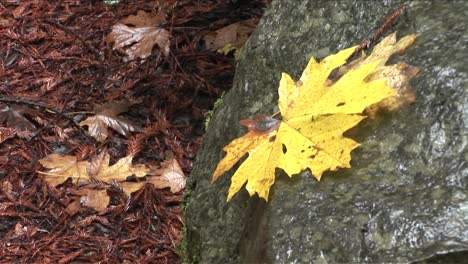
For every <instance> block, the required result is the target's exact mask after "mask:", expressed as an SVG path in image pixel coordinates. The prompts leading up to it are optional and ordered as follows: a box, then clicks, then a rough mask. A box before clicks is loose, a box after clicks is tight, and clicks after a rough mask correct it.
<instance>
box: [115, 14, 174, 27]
mask: <svg viewBox="0 0 468 264" xmlns="http://www.w3.org/2000/svg"><path fill="white" fill-rule="evenodd" d="M120 22H122V23H123V24H126V25H133V26H135V27H154V26H160V25H161V24H164V23H166V15H165V14H164V13H163V12H159V13H157V14H153V13H150V12H145V11H143V10H138V12H137V14H136V15H130V16H128V17H126V18H124V19H122V20H120Z"/></svg>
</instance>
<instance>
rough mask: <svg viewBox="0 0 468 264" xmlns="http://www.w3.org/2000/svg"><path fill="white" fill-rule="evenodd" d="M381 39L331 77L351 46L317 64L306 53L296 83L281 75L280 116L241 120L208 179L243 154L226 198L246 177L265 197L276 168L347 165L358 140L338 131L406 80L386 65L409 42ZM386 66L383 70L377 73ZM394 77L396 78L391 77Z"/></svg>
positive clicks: (320, 169) (295, 170) (317, 171)
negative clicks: (240, 129) (242, 130)
mask: <svg viewBox="0 0 468 264" xmlns="http://www.w3.org/2000/svg"><path fill="white" fill-rule="evenodd" d="M389 37H390V38H391V37H392V36H389ZM410 37H411V38H414V35H411V36H410ZM382 42H383V43H385V44H384V46H385V47H384V46H381V47H380V48H379V49H377V50H376V51H374V52H377V53H378V54H373V55H371V56H369V58H372V59H368V60H364V61H363V62H362V63H360V65H359V66H352V67H350V68H348V69H347V70H346V69H345V70H343V72H342V73H341V76H340V78H339V79H337V80H335V81H331V80H329V79H328V78H329V75H330V73H331V72H332V71H333V70H335V69H336V68H337V67H339V66H341V65H343V64H344V63H345V62H346V60H347V58H348V57H349V56H350V54H352V53H353V51H354V50H355V48H356V47H352V48H348V49H345V50H342V51H340V52H338V53H337V54H334V55H331V56H328V57H326V58H325V59H323V60H322V61H321V62H320V63H317V62H316V61H315V59H314V58H311V59H310V61H309V63H308V65H307V67H306V69H305V70H304V72H303V73H302V76H301V78H300V80H299V81H298V82H294V81H293V80H292V78H291V77H290V76H289V75H288V74H286V73H283V74H282V78H281V81H280V84H279V88H278V93H279V100H278V106H279V109H280V111H281V115H282V121H281V122H280V121H278V122H274V121H273V120H271V119H272V118H271V117H266V116H259V117H257V118H256V120H244V121H243V122H242V123H243V124H244V125H246V126H247V127H248V128H249V132H248V133H247V134H246V135H244V136H242V137H240V138H237V139H235V140H233V141H232V142H231V143H229V144H228V145H227V146H225V147H224V150H225V151H226V152H227V154H226V156H225V157H224V158H223V159H222V160H221V161H220V162H219V164H218V166H217V168H216V170H215V172H214V174H213V179H212V182H214V181H215V180H216V179H217V178H218V177H219V176H220V175H221V174H222V173H224V172H225V171H227V170H229V169H230V168H231V167H232V166H234V165H235V164H236V163H237V162H238V160H239V159H241V158H242V157H243V156H244V155H245V154H246V153H248V158H247V159H245V161H244V162H243V163H242V164H241V165H240V167H239V168H238V169H237V171H236V172H235V173H234V175H233V176H232V178H231V186H230V188H229V193H228V198H227V199H228V201H229V200H230V199H231V198H232V197H233V195H234V194H235V193H237V192H238V191H239V190H240V188H241V187H242V186H243V185H244V184H245V183H246V182H247V185H246V189H247V191H248V192H249V194H250V195H251V196H252V195H254V194H255V193H257V194H258V195H259V196H260V197H262V198H263V199H265V200H268V195H269V190H270V188H271V186H272V185H273V183H274V181H275V170H276V168H280V169H283V170H284V171H285V172H286V174H287V175H289V176H290V177H291V176H292V175H295V174H299V173H300V172H301V171H303V170H305V169H310V170H311V171H312V173H313V175H314V177H315V178H317V180H320V178H321V176H322V174H323V173H324V172H325V171H327V170H331V171H334V170H338V169H339V168H350V167H351V166H350V161H351V151H352V150H353V149H355V148H356V147H358V146H359V143H357V142H355V141H354V140H352V139H349V138H346V137H344V136H343V133H344V132H345V131H347V130H349V129H350V128H352V127H354V126H356V125H357V124H358V123H359V122H361V121H362V120H363V119H365V118H366V115H364V114H363V111H364V110H365V109H366V108H368V107H369V106H371V105H375V104H376V103H379V102H381V101H382V100H384V99H387V98H392V97H395V96H397V90H398V84H399V83H400V84H401V83H407V82H408V80H409V78H411V77H412V75H407V74H405V72H403V71H402V70H401V68H400V67H395V66H394V65H391V66H385V62H386V60H387V59H388V58H389V57H390V56H391V55H392V54H393V53H396V52H400V51H402V50H404V49H405V48H406V47H407V46H408V45H410V44H411V43H412V41H407V38H404V39H403V41H400V42H398V43H392V42H391V41H388V40H387V39H384V40H383V41H382ZM388 46H391V47H388ZM351 65H352V63H351ZM389 69H391V70H390V72H387V75H386V74H382V72H385V71H387V70H389ZM389 76H390V77H389ZM394 76H398V78H401V81H398V82H395V81H394V80H392V79H393V78H392V77H394ZM395 85H396V86H395Z"/></svg>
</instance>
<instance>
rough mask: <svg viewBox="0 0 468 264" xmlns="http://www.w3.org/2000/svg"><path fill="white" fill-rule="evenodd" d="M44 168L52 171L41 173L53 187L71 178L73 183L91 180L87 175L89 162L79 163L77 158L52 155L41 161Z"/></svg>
mask: <svg viewBox="0 0 468 264" xmlns="http://www.w3.org/2000/svg"><path fill="white" fill-rule="evenodd" d="M39 163H41V165H42V166H44V167H45V168H47V169H50V170H49V171H48V172H41V171H39V173H41V174H44V175H45V178H44V179H45V181H46V182H47V183H49V184H50V185H52V186H57V185H59V184H61V183H63V182H64V181H66V180H67V179H68V178H71V179H72V181H73V183H78V182H79V181H85V180H89V179H90V178H89V175H88V173H86V167H87V166H88V162H87V161H77V159H76V157H73V156H69V155H65V156H60V155H59V154H55V153H54V154H50V155H47V156H46V157H44V158H43V159H40V160H39Z"/></svg>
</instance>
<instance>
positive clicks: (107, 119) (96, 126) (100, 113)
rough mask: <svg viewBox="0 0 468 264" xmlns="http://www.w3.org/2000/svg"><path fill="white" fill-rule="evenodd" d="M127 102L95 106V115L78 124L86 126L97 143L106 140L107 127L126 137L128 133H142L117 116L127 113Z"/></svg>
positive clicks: (135, 126)
mask: <svg viewBox="0 0 468 264" xmlns="http://www.w3.org/2000/svg"><path fill="white" fill-rule="evenodd" d="M131 105H132V103H129V102H110V103H106V104H103V105H98V106H95V111H94V112H95V113H96V115H94V116H90V117H88V118H87V119H85V120H83V121H81V122H80V125H81V126H88V133H89V134H90V135H91V136H92V137H94V138H95V139H96V140H97V141H99V142H104V141H105V140H106V139H107V136H108V133H107V127H111V128H113V129H114V130H115V131H117V132H118V133H119V134H121V135H123V136H128V134H129V133H130V132H143V129H142V128H141V127H139V126H137V125H135V124H133V123H132V122H131V121H130V120H127V119H125V118H121V117H118V115H119V114H121V113H123V112H126V111H128V108H129V106H131Z"/></svg>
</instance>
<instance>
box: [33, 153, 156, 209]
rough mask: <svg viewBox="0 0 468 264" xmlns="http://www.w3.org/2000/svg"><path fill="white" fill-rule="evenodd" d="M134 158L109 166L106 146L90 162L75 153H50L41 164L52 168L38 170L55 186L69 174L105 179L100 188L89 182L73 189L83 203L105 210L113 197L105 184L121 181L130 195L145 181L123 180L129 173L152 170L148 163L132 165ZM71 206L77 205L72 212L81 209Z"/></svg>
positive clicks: (75, 180)
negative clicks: (42, 170)
mask: <svg viewBox="0 0 468 264" xmlns="http://www.w3.org/2000/svg"><path fill="white" fill-rule="evenodd" d="M132 159H133V156H126V157H124V158H121V159H119V160H118V161H117V162H116V163H114V164H113V165H111V166H109V163H110V155H109V154H108V152H107V150H106V149H104V150H103V151H102V152H101V153H100V154H99V155H97V156H95V157H93V158H92V159H91V161H90V162H87V161H79V162H78V161H77V159H76V157H73V156H60V155H58V154H50V155H48V156H46V157H44V158H43V159H40V160H39V163H40V164H41V165H42V166H44V167H45V168H48V169H50V170H49V171H48V172H41V171H39V172H38V173H40V174H43V175H44V180H45V181H46V182H47V183H49V184H50V185H52V186H57V185H58V184H61V183H63V182H64V181H66V180H67V179H68V178H72V181H73V183H75V184H76V183H84V182H85V181H89V180H92V179H94V180H97V181H98V182H102V183H104V184H102V185H100V186H99V187H97V188H96V185H93V184H90V185H89V186H90V187H91V188H90V187H88V188H86V187H84V188H83V189H80V190H78V191H75V192H74V194H75V195H80V196H81V200H80V201H81V205H83V206H88V207H92V208H94V209H96V210H97V211H102V210H104V209H105V208H106V207H107V204H108V203H109V199H110V198H109V197H108V195H107V192H106V190H107V187H106V186H110V183H111V182H113V181H116V182H119V183H121V184H122V185H123V190H124V192H125V193H127V195H130V193H131V192H134V191H136V190H138V189H139V188H141V187H142V186H143V185H144V183H145V182H139V183H125V184H124V181H125V180H126V179H127V177H128V176H132V175H135V176H136V177H143V176H145V175H147V174H148V173H149V172H150V170H149V169H148V168H147V167H146V166H145V165H142V164H138V165H133V164H132ZM85 186H86V185H85ZM95 188H96V189H95ZM70 206H74V207H70V209H69V211H70V212H69V213H73V212H75V211H76V210H78V209H77V208H76V206H77V205H76V204H75V205H70Z"/></svg>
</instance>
